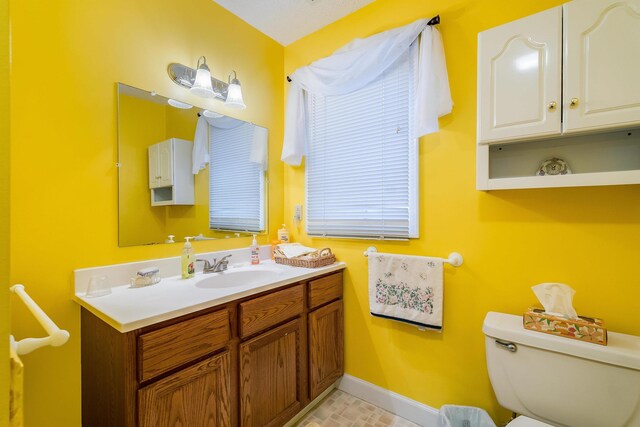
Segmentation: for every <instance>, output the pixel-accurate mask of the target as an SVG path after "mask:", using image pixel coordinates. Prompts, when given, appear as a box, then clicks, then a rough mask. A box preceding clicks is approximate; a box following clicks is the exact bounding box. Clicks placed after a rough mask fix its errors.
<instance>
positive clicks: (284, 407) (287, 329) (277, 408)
mask: <svg viewBox="0 0 640 427" xmlns="http://www.w3.org/2000/svg"><path fill="white" fill-rule="evenodd" d="M300 322H301V321H300V319H296V320H294V321H292V322H289V323H287V324H285V325H282V326H280V327H279V328H276V329H273V330H271V331H269V332H266V333H264V334H262V335H259V336H257V337H256V338H253V339H251V340H249V341H247V342H246V343H243V344H241V346H240V418H241V424H242V426H245V427H248V426H252V427H267V426H280V425H283V424H284V423H285V422H286V421H288V420H289V419H290V418H291V417H293V416H294V415H295V414H296V413H297V412H298V411H300V409H302V398H301V392H300V389H301V386H300V371H301V369H300V333H301V331H300Z"/></svg>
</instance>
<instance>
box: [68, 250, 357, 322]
mask: <svg viewBox="0 0 640 427" xmlns="http://www.w3.org/2000/svg"><path fill="white" fill-rule="evenodd" d="M234 268H236V269H242V270H244V271H250V270H251V268H252V266H241V267H238V266H232V267H230V268H229V270H228V271H229V272H233V269H234ZM344 268H345V264H344V263H343V262H338V263H334V264H332V265H329V266H326V267H320V268H300V267H289V266H284V265H280V264H276V263H275V262H274V261H271V260H266V261H262V262H261V263H260V264H259V265H258V266H256V270H260V269H262V270H269V271H272V272H274V273H275V274H273V275H269V276H268V277H263V278H259V279H258V280H256V281H254V282H253V284H249V285H245V284H239V285H234V286H227V287H215V286H211V287H206V288H203V287H199V286H198V284H199V283H200V285H201V286H202V283H201V282H202V281H204V280H206V279H209V278H211V277H214V276H215V275H223V274H225V272H222V273H211V274H203V273H197V274H196V276H195V277H194V278H193V279H186V280H182V279H181V278H180V277H179V276H173V277H165V278H163V279H162V280H161V281H160V283H158V284H156V285H151V286H146V287H142V288H131V287H130V286H129V285H123V286H113V287H111V290H112V292H111V293H110V294H108V295H104V296H99V297H86V296H85V295H84V293H83V292H78V291H76V294H75V296H74V300H75V301H76V302H77V303H78V304H80V305H81V306H82V307H84V308H86V309H87V310H89V311H90V312H92V313H93V314H95V315H96V316H98V317H99V318H101V319H102V320H104V321H105V322H107V323H108V324H109V325H111V326H113V327H114V328H115V329H117V330H118V331H120V332H129V331H132V330H134V329H138V328H142V327H144V326H149V325H153V324H155V323H158V322H162V321H164V320H168V319H173V318H175V317H178V316H182V315H185V314H189V313H193V312H196V311H199V310H202V309H205V308H208V307H213V306H216V305H219V304H224V303H226V302H229V301H233V300H236V299H240V298H244V297H247V296H250V295H255V294H257V293H260V292H263V291H267V290H270V289H275V288H278V287H281V286H284V285H288V284H290V283H295V282H298V281H301V280H306V279H309V278H312V277H315V276H320V275H323V274H327V273H330V272H332V271H337V270H342V269H344ZM264 276H267V275H264ZM273 276H275V279H274V277H273Z"/></svg>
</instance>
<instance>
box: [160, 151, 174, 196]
mask: <svg viewBox="0 0 640 427" xmlns="http://www.w3.org/2000/svg"><path fill="white" fill-rule="evenodd" d="M158 167H159V169H160V173H159V175H160V176H161V177H162V178H160V180H159V182H158V187H169V186H171V185H173V141H172V140H167V141H163V142H161V143H160V144H158Z"/></svg>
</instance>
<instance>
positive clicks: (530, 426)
mask: <svg viewBox="0 0 640 427" xmlns="http://www.w3.org/2000/svg"><path fill="white" fill-rule="evenodd" d="M507 427H553V426H552V425H551V424H547V423H543V422H542V421H538V420H534V419H533V418H529V417H525V416H524V415H520V416H519V417H517V418H516V419H515V420H513V421H511V422H510V423H509V424H507Z"/></svg>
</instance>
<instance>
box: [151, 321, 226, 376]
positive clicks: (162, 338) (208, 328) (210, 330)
mask: <svg viewBox="0 0 640 427" xmlns="http://www.w3.org/2000/svg"><path fill="white" fill-rule="evenodd" d="M228 341H229V313H228V312H227V310H220V311H216V312H214V313H210V314H205V315H203V316H200V317H196V318H194V319H189V320H185V321H184V322H180V323H176V324H175V325H171V326H167V327H166V328H162V329H158V330H157V331H153V332H149V333H147V334H142V335H140V336H139V337H138V360H139V369H138V377H139V379H140V381H146V380H148V379H150V378H153V377H155V376H157V375H159V374H161V373H163V372H167V371H169V370H171V369H173V368H177V367H178V366H180V365H183V364H185V363H187V362H189V361H191V360H194V359H197V358H199V357H201V356H204V355H206V354H208V353H211V352H212V351H215V350H217V349H219V348H221V347H224V346H225V345H226V344H227V342H228Z"/></svg>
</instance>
